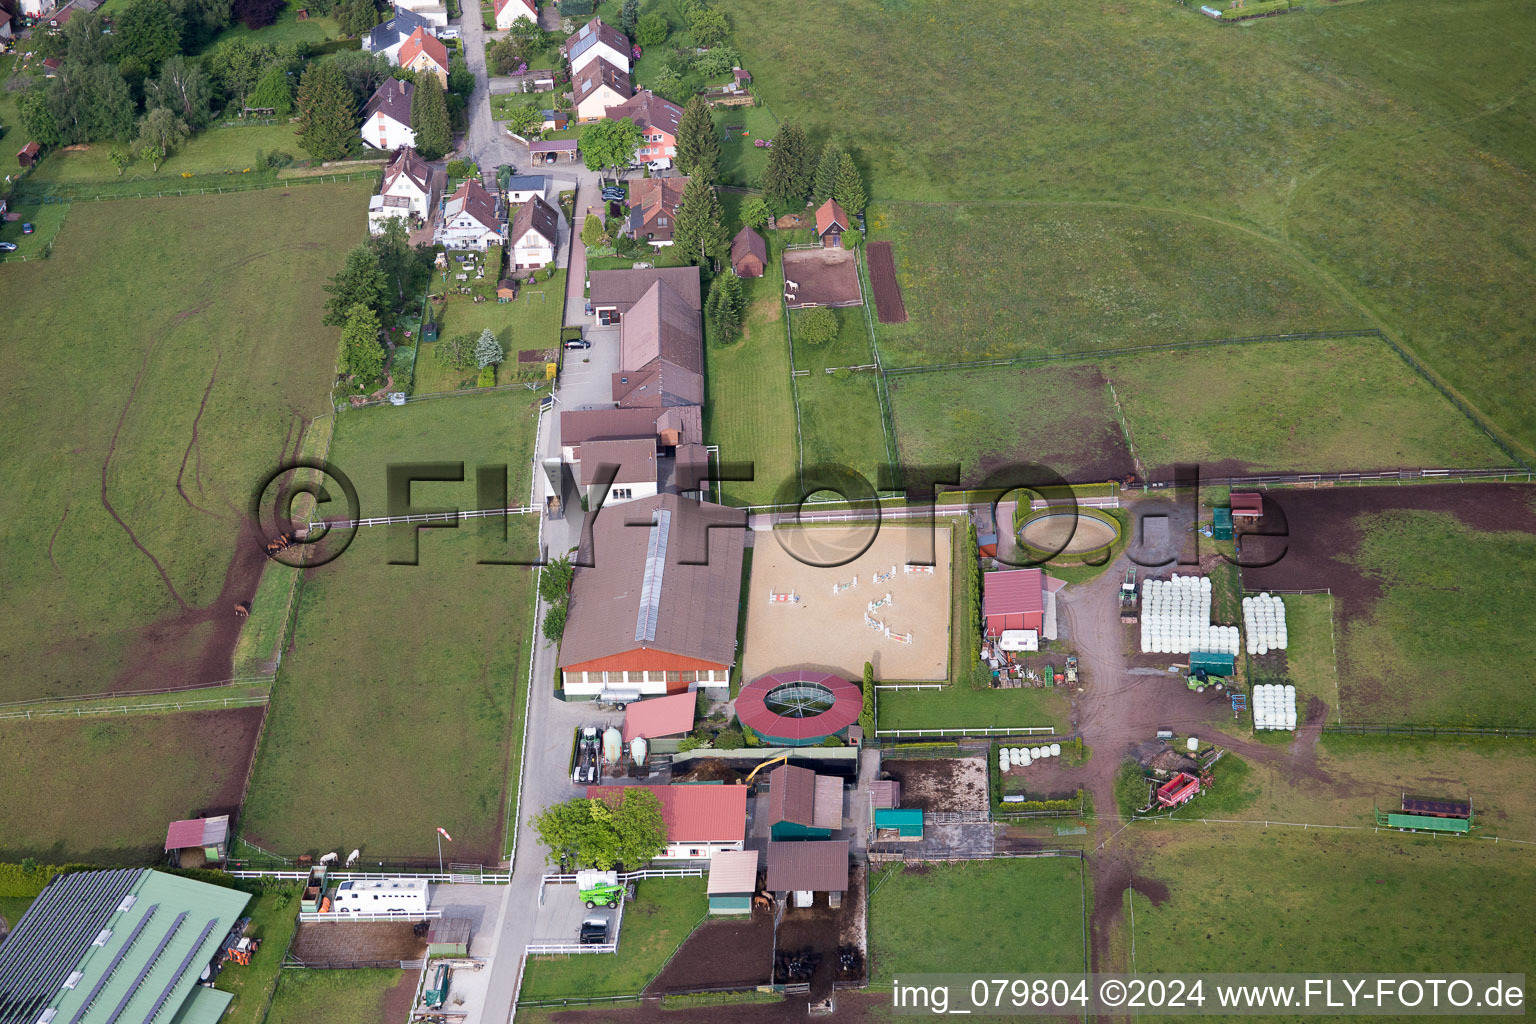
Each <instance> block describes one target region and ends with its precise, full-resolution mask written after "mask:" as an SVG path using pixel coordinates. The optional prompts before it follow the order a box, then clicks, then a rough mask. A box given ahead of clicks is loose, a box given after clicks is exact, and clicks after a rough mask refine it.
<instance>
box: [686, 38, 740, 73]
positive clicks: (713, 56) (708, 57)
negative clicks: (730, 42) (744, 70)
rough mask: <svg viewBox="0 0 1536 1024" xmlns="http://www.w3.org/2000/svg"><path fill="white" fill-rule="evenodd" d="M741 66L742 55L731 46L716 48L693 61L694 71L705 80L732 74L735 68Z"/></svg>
mask: <svg viewBox="0 0 1536 1024" xmlns="http://www.w3.org/2000/svg"><path fill="white" fill-rule="evenodd" d="M740 66H741V54H739V53H737V52H736V50H735V49H733V48H732V47H729V46H716V47H715V48H713V49H711V50H709V51H708V52H706V53H701V54H699V55H698V56H697V57H695V58H694V60H693V70H694V71H695V72H696V73H698V74H700V75H702V76H704V77H705V78H717V77H719V76H720V75H727V74H730V72H731V70H732V69H733V68H738V67H740Z"/></svg>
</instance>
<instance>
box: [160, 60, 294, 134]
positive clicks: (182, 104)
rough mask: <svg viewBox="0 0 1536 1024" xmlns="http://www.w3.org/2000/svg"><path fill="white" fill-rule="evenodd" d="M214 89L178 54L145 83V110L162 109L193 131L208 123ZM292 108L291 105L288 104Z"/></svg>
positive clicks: (199, 70) (198, 67) (197, 67)
mask: <svg viewBox="0 0 1536 1024" xmlns="http://www.w3.org/2000/svg"><path fill="white" fill-rule="evenodd" d="M212 104H213V85H212V84H211V83H210V82H209V81H208V73H207V72H206V71H204V70H203V67H202V65H201V64H199V63H197V62H196V61H190V60H188V59H187V58H185V57H183V56H181V55H180V54H177V55H176V56H174V57H172V58H171V59H170V60H168V61H166V62H165V63H164V64H162V65H161V66H160V77H158V78H156V79H155V80H154V81H152V82H149V83H146V85H145V87H144V108H145V109H146V110H153V109H154V108H155V107H165V108H166V109H167V110H172V111H175V113H176V116H177V117H179V118H181V119H182V120H183V121H185V122H187V125H188V126H189V127H192V128H201V127H203V126H204V125H206V124H207V123H208V116H209V110H210V108H211V106H212ZM289 106H290V107H292V103H290V104H289Z"/></svg>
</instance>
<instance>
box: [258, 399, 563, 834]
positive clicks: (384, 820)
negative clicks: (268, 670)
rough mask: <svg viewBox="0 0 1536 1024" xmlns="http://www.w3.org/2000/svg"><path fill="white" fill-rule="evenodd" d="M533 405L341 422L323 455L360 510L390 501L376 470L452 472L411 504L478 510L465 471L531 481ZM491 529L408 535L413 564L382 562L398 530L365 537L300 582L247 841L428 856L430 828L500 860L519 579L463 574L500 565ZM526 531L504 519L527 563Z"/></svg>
mask: <svg viewBox="0 0 1536 1024" xmlns="http://www.w3.org/2000/svg"><path fill="white" fill-rule="evenodd" d="M537 401H538V399H537V397H536V396H534V395H531V394H529V393H526V392H522V391H514V392H500V393H495V394H490V395H473V396H464V397H457V398H447V399H442V400H440V401H435V402H419V403H412V404H410V405H407V406H405V407H404V408H392V407H380V408H376V409H365V410H359V411H356V412H349V413H346V414H344V415H343V416H342V418H341V421H340V422H339V423H338V424H337V427H336V437H335V441H334V443H333V444H332V446H331V456H330V458H331V461H332V462H333V463H335V464H336V465H337V466H338V467H340V468H341V469H342V470H343V471H344V472H346V473H347V474H348V475H349V476H350V477H351V478H352V480H353V481H354V483H355V484H356V486H357V490H358V496H359V500H360V502H361V504H362V508H363V514H364V515H365V516H367V515H377V514H382V513H383V510H384V509H385V508H386V506H387V501H386V492H385V486H386V467H387V466H388V465H389V464H390V463H400V462H427V461H450V462H460V461H462V462H463V463H465V471H464V472H465V477H466V479H465V482H463V483H431V484H417V485H415V487H414V488H413V500H414V501H415V502H416V503H418V504H420V505H422V506H433V507H442V506H449V507H452V506H457V507H459V508H471V507H475V502H476V501H477V498H476V487H475V482H474V476H475V466H476V465H479V464H505V465H506V466H507V467H508V476H509V484H508V486H509V490H510V494H509V497H511V498H512V499H513V500H517V499H518V498H519V496H521V495H524V494H526V493H527V491H528V486H529V482H530V476H529V474H530V470H531V467H530V464H529V452H530V451H531V450H532V446H533V433H534V425H535V420H534V417H533V412H534V408H535V405H536V403H537ZM499 526H500V521H498V520H484V521H483V522H480V523H470V524H465V525H464V526H463V527H461V528H457V529H452V530H446V529H433V530H424V531H421V535H420V552H419V559H420V564H419V565H415V566H410V565H391V564H389V560H390V559H391V558H394V559H397V560H398V559H402V558H409V557H410V553H411V547H410V538H411V533H410V532H409V530H401V529H400V528H396V527H388V528H368V529H363V530H360V531H359V532H358V534H357V538H356V540H355V542H354V543H353V545H352V547H351V548H350V549H349V550H348V551H347V552H346V553H345V554H344V555H343V556H342V557H340V558H338V559H337V560H336V561H334V562H332V563H330V564H329V565H327V566H324V567H322V568H320V569H317V570H313V571H312V572H311V573H310V576H309V578H308V579H307V580H306V581H305V582H304V587H303V591H302V596H301V599H300V605H299V610H298V621H297V625H296V626H295V633H294V647H293V649H292V650H291V651H290V652H289V653H288V654H287V655H286V656H285V657H284V659H283V665H282V670H281V672H280V673H279V675H278V680H277V684H276V686H275V688H274V693H273V700H272V707H271V711H270V714H271V716H272V718H271V722H270V723H269V726H268V730H267V735H266V738H265V740H264V742H263V743H262V747H261V752H260V756H259V758H258V761H257V767H256V774H255V777H254V779H253V781H252V784H251V794H250V798H249V800H248V801H247V804H246V808H245V813H244V817H243V820H242V828H243V832H244V833H245V834H246V835H247V836H249V837H250V838H251V839H252V840H253V841H255V842H257V843H258V844H260V845H261V846H263V847H266V848H268V849H274V850H277V851H278V852H281V853H283V854H285V855H292V854H294V853H302V852H305V851H309V850H317V851H318V850H319V849H320V847H322V846H324V847H325V848H326V849H329V848H330V847H332V846H336V845H338V844H343V843H350V844H351V846H361V848H362V849H363V851H364V853H365V854H369V855H377V856H380V857H385V858H390V857H420V858H429V859H431V858H433V856H434V855H435V853H436V846H435V843H434V836H433V831H432V830H433V828H434V827H436V826H437V825H441V826H443V827H444V828H447V829H448V831H449V832H450V833H452V834H453V837H454V841H455V849H456V850H457V851H458V852H457V854H456V856H457V858H458V859H461V860H469V861H472V860H477V859H482V858H484V859H488V860H489V859H494V858H496V857H499V856H500V853H501V850H500V844H501V835H502V831H501V824H502V821H501V814H502V808H503V806H504V803H505V790H504V785H505V781H506V776H507V761H508V757H509V756H510V748H511V736H512V734H513V733H514V731H515V730H516V728H517V723H516V722H514V721H513V717H512V714H511V708H512V703H513V691H514V689H515V688H516V687H517V686H520V685H522V682H523V680H524V678H525V677H524V671H525V668H526V665H525V661H524V644H525V641H526V633H525V631H526V630H527V628H528V622H529V618H528V593H529V589H530V588H531V586H532V577H531V574H530V573H529V571H528V570H527V569H526V568H524V567H521V566H509V565H482V564H477V563H478V562H479V561H480V560H482V559H487V558H494V557H506V556H507V548H506V547H505V546H504V545H501V544H500V543H497V542H495V541H494V539H493V537H492V536H491V535H492V533H493V531H495V530H497V529H499ZM536 529H537V523H536V522H534V521H533V520H532V519H530V518H528V517H520V518H518V519H516V520H514V521H513V522H512V523H511V527H510V533H511V534H512V536H513V538H514V545H515V546H513V547H512V549H511V551H512V552H513V553H524V554H525V557H529V558H531V557H532V555H533V544H532V537H533V534H534V531H536ZM394 530H400V532H399V533H398V534H396V535H395V536H389V535H388V534H389V532H390V531H394ZM426 638H430V639H429V640H427V639H426ZM424 687H426V688H425V689H424ZM318 764H323V765H325V771H324V772H323V773H320V774H319V775H317V774H316V773H315V771H314V767H315V766H316V765H318ZM349 848H350V847H349Z"/></svg>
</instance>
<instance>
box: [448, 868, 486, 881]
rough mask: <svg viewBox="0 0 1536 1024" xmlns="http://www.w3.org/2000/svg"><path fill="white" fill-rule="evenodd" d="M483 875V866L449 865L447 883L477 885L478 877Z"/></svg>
mask: <svg viewBox="0 0 1536 1024" xmlns="http://www.w3.org/2000/svg"><path fill="white" fill-rule="evenodd" d="M483 874H485V865H483V864H449V865H448V881H449V882H450V883H453V884H455V885H479V884H480V876H481V875H483Z"/></svg>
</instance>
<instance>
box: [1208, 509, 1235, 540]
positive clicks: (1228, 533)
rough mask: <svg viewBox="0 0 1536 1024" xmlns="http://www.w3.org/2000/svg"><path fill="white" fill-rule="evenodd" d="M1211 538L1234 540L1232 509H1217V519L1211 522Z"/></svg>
mask: <svg viewBox="0 0 1536 1024" xmlns="http://www.w3.org/2000/svg"><path fill="white" fill-rule="evenodd" d="M1211 536H1212V537H1213V538H1214V539H1216V540H1231V539H1232V510H1231V509H1230V508H1218V509H1216V515H1215V518H1214V519H1213V520H1212V522H1211Z"/></svg>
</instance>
